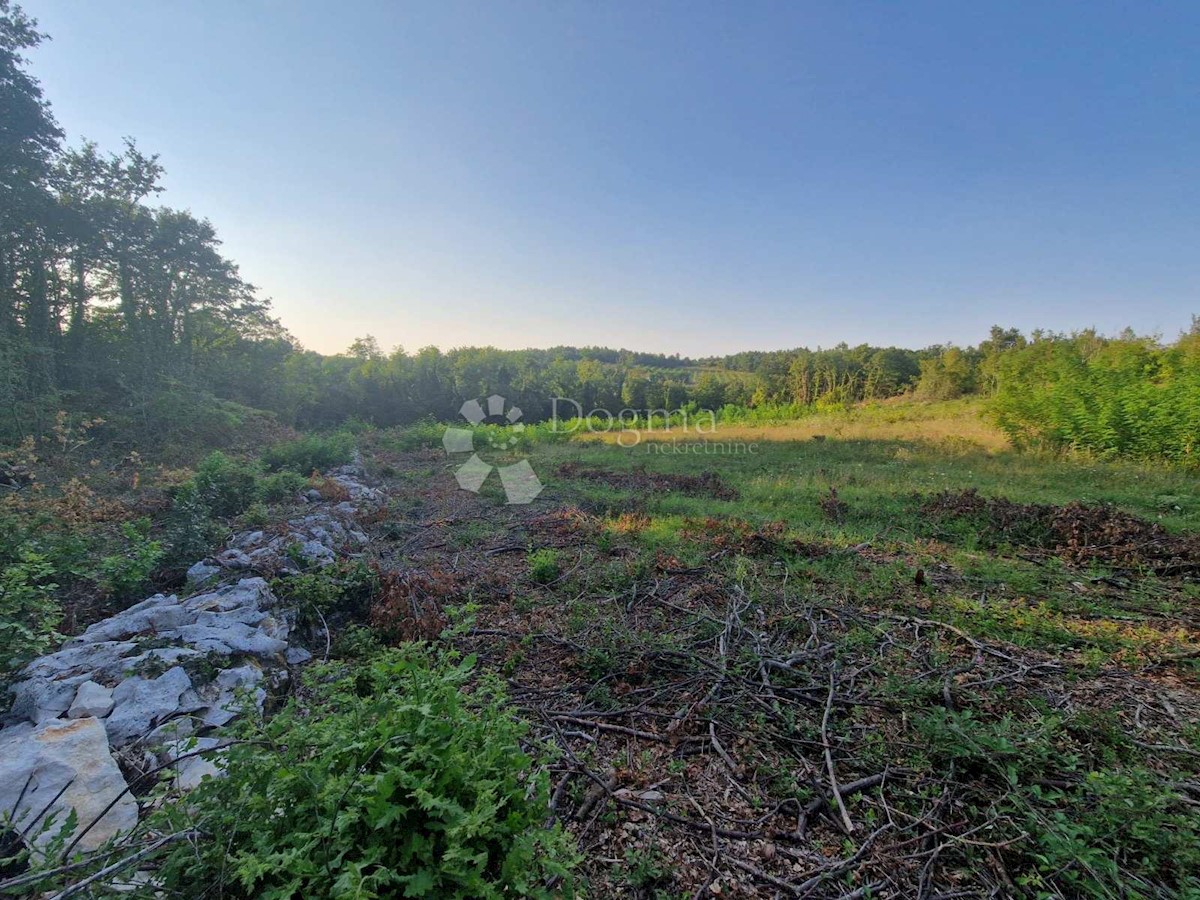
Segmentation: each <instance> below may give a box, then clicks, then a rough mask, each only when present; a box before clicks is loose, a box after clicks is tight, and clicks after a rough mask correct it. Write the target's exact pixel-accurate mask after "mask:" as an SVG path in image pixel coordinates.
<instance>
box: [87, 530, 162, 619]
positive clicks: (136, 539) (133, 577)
mask: <svg viewBox="0 0 1200 900" xmlns="http://www.w3.org/2000/svg"><path fill="white" fill-rule="evenodd" d="M121 535H122V536H123V537H124V538H125V542H126V546H125V549H124V550H123V551H122V552H120V553H115V554H113V555H111V556H106V557H104V558H103V559H101V560H100V565H99V569H98V572H97V575H98V578H97V580H98V581H99V583H100V586H101V587H102V588H103V589H104V590H105V591H106V592H107V593H108V594H109V595H110V596H112V597H114V598H115V599H118V600H126V599H131V598H135V597H138V596H140V595H141V594H142V593H143V592H144V590H145V589H146V588H147V587H148V586H149V584H150V576H151V574H152V573H153V572H154V570H155V569H156V568H157V567H158V564H159V563H160V562H162V559H163V557H164V555H165V551H164V550H163V546H162V543H161V542H160V541H152V540H150V520H149V519H138V520H137V521H136V522H125V523H124V524H122V525H121Z"/></svg>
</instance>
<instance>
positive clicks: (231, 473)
mask: <svg viewBox="0 0 1200 900" xmlns="http://www.w3.org/2000/svg"><path fill="white" fill-rule="evenodd" d="M192 483H193V484H194V485H195V489H196V496H197V497H198V498H199V499H200V500H201V501H202V502H203V503H204V505H205V506H206V507H207V508H208V511H209V513H210V514H212V515H214V516H236V515H237V514H238V513H240V512H242V511H243V510H244V509H245V508H246V507H247V506H249V505H250V504H251V503H252V502H253V501H254V499H255V497H256V496H257V495H258V470H257V468H256V467H254V466H252V465H250V464H248V463H244V462H240V461H238V460H235V459H233V458H231V457H229V456H226V455H225V454H224V453H221V452H220V451H216V452H214V453H210V454H209V455H208V456H207V457H205V459H204V461H203V462H201V463H200V465H199V466H198V467H197V468H196V474H195V476H194V477H193V479H192Z"/></svg>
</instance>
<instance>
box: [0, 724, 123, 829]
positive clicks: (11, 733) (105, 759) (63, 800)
mask: <svg viewBox="0 0 1200 900" xmlns="http://www.w3.org/2000/svg"><path fill="white" fill-rule="evenodd" d="M127 787H128V785H127V784H126V783H125V778H124V776H123V775H122V774H121V770H120V769H119V768H118V767H117V763H116V761H115V760H114V759H113V757H112V754H111V753H110V752H109V749H108V737H107V734H106V732H105V728H104V725H103V724H102V723H101V722H100V720H99V719H96V718H91V717H88V718H82V719H64V720H57V721H51V722H44V723H42V724H41V725H29V724H24V725H17V726H13V727H11V728H6V729H5V730H4V731H0V810H4V811H5V812H6V813H7V812H11V813H12V815H13V824H14V825H15V827H16V829H17V830H18V831H27V834H28V840H29V841H30V843H31V844H32V845H33V846H34V847H41V846H44V845H45V844H46V843H47V842H49V841H50V840H52V839H53V838H54V837H55V835H56V834H57V833H58V832H59V831H60V830H61V826H62V825H63V823H65V821H66V818H67V815H68V814H69V812H70V810H72V809H74V810H75V815H76V817H77V824H76V831H75V832H73V833H72V834H73V835H74V834H77V833H78V832H79V831H80V830H82V829H83V828H85V827H87V826H88V825H89V824H90V823H91V822H92V820H93V819H95V818H96V817H97V816H99V815H100V814H101V813H102V812H103V813H104V815H103V817H102V818H101V819H100V820H99V821H98V822H97V823H96V825H95V826H94V827H92V828H91V830H90V831H88V832H87V833H86V834H85V835H84V836H83V837H82V838H81V839H80V841H79V844H78V846H77V848H76V849H77V850H81V851H89V850H95V849H96V848H97V847H99V846H100V845H101V844H103V843H104V842H105V841H107V840H109V839H110V838H112V837H114V836H115V835H117V834H119V833H121V832H127V831H130V830H131V829H133V828H134V826H136V825H137V821H138V805H137V801H136V800H134V798H133V797H132V796H131V795H130V794H129V793H128V792H127V790H126V789H127ZM60 791H62V793H61V795H60V794H59V792H60ZM22 792H24V796H22ZM56 795H58V799H57V800H55V801H54V802H53V803H51V800H52V799H53V798H54V797H55V796H56ZM18 798H20V807H19V808H16V807H17V801H18ZM114 801H115V802H114ZM110 803H112V804H113V806H112V808H111V809H109V810H108V811H107V812H104V810H105V808H106V807H107V806H108V805H109V804H110ZM47 806H48V807H49V808H48V809H46V812H45V813H43V812H42V810H43V809H44V808H46V807H47ZM50 815H54V821H55V823H56V826H57V827H52V828H50V829H47V830H44V831H42V830H40V826H41V824H42V823H43V822H44V821H45V819H46V817H48V816H50Z"/></svg>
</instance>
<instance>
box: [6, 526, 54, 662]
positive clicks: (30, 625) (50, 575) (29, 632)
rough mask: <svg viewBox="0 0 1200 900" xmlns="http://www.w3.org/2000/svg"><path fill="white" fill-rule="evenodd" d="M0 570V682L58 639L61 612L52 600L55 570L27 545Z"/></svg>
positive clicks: (43, 651) (41, 555) (43, 557)
mask: <svg viewBox="0 0 1200 900" xmlns="http://www.w3.org/2000/svg"><path fill="white" fill-rule="evenodd" d="M17 560H18V561H17V562H15V563H12V564H10V565H8V566H6V567H5V568H4V570H3V571H0V683H3V682H4V681H6V680H7V679H8V678H10V677H11V676H12V675H13V674H15V673H16V672H17V670H18V669H20V668H21V666H23V665H24V664H25V663H27V662H29V660H31V659H33V658H34V657H36V656H40V655H41V654H43V653H45V652H46V651H47V650H49V649H50V648H51V647H52V646H53V644H54V643H55V642H56V641H57V640H58V639H59V637H60V636H59V635H58V633H57V632H56V631H55V628H57V627H58V623H59V622H61V621H62V610H61V608H60V607H59V605H58V601H57V600H56V599H55V597H54V591H55V590H57V588H58V585H57V584H56V583H55V582H54V578H55V572H54V567H53V566H52V565H51V564H50V562H49V561H48V560H47V559H46V557H45V555H43V554H41V553H39V552H37V551H36V550H34V549H33V548H32V547H29V546H26V547H24V548H22V549H21V550H20V551H19V552H18V554H17Z"/></svg>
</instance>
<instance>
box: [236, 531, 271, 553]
mask: <svg viewBox="0 0 1200 900" xmlns="http://www.w3.org/2000/svg"><path fill="white" fill-rule="evenodd" d="M263 537H264V535H263V533H262V532H261V531H247V532H244V533H242V534H240V535H238V536H237V537H236V538H235V539H234V541H233V546H234V547H237V549H239V550H249V549H250V548H251V547H256V546H258V545H259V544H261V543H262V542H263Z"/></svg>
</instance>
